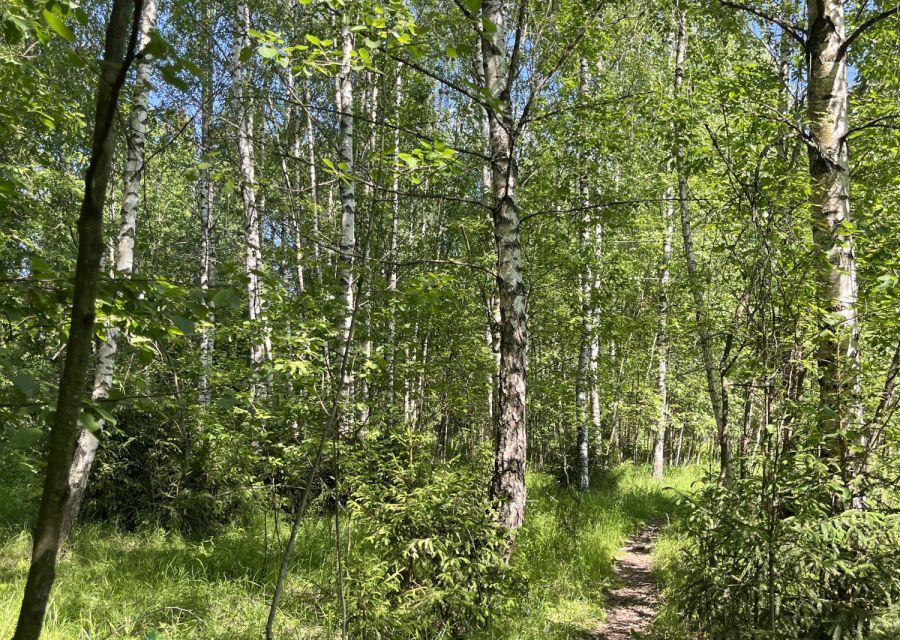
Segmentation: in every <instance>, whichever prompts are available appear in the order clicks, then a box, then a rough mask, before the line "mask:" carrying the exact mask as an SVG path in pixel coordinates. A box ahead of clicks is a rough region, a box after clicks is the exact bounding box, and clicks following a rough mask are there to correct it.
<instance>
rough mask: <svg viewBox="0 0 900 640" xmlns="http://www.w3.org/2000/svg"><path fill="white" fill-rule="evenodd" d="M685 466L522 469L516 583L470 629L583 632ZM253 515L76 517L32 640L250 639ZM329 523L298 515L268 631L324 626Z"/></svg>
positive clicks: (15, 558) (259, 538)
mask: <svg viewBox="0 0 900 640" xmlns="http://www.w3.org/2000/svg"><path fill="white" fill-rule="evenodd" d="M697 476H698V471H697V470H696V469H691V468H688V469H677V470H675V471H674V472H673V474H672V475H670V476H669V477H667V478H666V479H665V480H663V481H655V480H651V479H650V478H649V474H648V470H647V469H646V468H639V467H633V466H623V467H620V468H618V469H616V470H615V471H613V472H609V473H607V474H605V475H603V476H600V477H597V478H595V479H594V480H595V485H596V487H595V488H592V489H591V491H589V492H587V493H585V494H579V493H578V492H575V491H571V490H569V489H566V488H563V487H560V486H558V485H557V483H556V482H555V481H554V480H553V479H552V478H551V477H550V476H548V475H546V474H541V473H532V474H531V475H530V480H529V502H528V511H527V516H526V525H525V527H524V528H523V530H522V532H521V534H520V536H519V539H518V542H517V544H516V547H515V551H514V553H513V557H512V560H511V562H512V565H513V567H514V568H515V569H516V570H517V571H518V572H519V573H520V574H522V575H523V576H524V577H525V579H526V585H527V590H526V592H525V594H524V595H523V597H522V601H521V603H520V607H518V609H517V614H516V615H515V616H513V617H512V619H495V620H494V621H493V624H492V625H491V626H490V627H489V628H488V629H487V630H485V631H484V632H483V633H481V634H480V635H479V636H478V637H479V638H481V639H482V640H488V639H490V640H502V639H510V640H511V639H513V638H515V639H516V640H529V639H537V638H540V639H546V640H554V639H560V640H561V639H563V638H577V637H583V636H585V635H586V634H588V633H589V632H590V631H591V630H593V629H595V628H596V626H597V625H598V624H599V622H600V621H601V620H602V618H603V593H604V591H605V590H606V589H607V588H608V587H609V586H610V585H611V583H612V562H613V558H614V554H615V552H616V550H617V549H618V548H619V547H620V546H621V544H622V542H623V541H624V540H625V539H626V538H627V537H628V536H629V535H630V534H631V533H632V532H633V531H634V530H635V529H636V528H637V527H638V526H640V523H641V522H643V521H645V520H647V519H651V518H656V517H659V516H661V515H663V514H667V513H671V512H672V510H673V509H674V494H673V493H672V492H671V491H668V490H667V489H666V487H674V488H676V489H682V490H684V489H687V488H688V487H689V485H690V483H691V482H692V481H693V480H694V479H695V478H696V477H697ZM0 500H2V502H0V637H10V636H11V635H12V632H13V629H14V626H15V621H16V616H17V614H18V608H19V604H20V599H21V590H22V587H23V585H24V581H25V576H26V573H27V570H28V560H29V556H30V536H29V535H28V534H27V533H26V531H27V526H28V525H27V522H25V521H24V520H23V518H22V514H23V513H31V511H33V503H32V500H33V498H32V499H29V500H27V501H25V502H26V503H27V506H26V505H25V504H23V501H22V500H18V501H14V500H12V499H11V498H9V497H6V498H3V499H0ZM275 531H276V530H275V528H274V527H273V526H272V523H271V519H270V520H269V521H268V522H266V521H265V520H264V519H263V517H262V516H261V515H260V516H254V517H252V518H248V519H247V521H245V522H244V523H241V524H234V525H231V526H229V527H228V528H227V529H226V530H225V531H223V532H221V533H220V534H218V535H216V536H215V537H213V538H211V539H208V540H191V539H188V538H185V537H184V536H181V535H179V534H177V533H173V532H169V531H165V530H163V529H158V528H157V529H144V530H140V531H137V532H122V531H117V530H116V529H115V528H114V527H112V526H111V525H108V524H102V525H98V524H88V525H83V526H80V527H78V528H77V529H76V530H75V532H74V533H73V537H72V541H71V543H70V545H69V548H68V551H67V554H66V556H65V558H64V559H63V560H62V561H61V563H60V565H59V571H58V578H57V582H56V585H55V587H54V591H53V595H52V598H51V605H50V609H49V611H48V615H47V620H46V625H45V632H44V635H43V636H42V637H43V638H44V639H45V640H72V639H81V638H83V639H88V638H91V639H95V638H96V639H101V638H116V639H118V638H122V639H139V640H162V639H164V638H165V639H167V640H172V639H178V640H182V639H183V640H194V639H196V640H200V639H203V640H215V639H218V638H221V639H223V640H224V639H225V638H228V639H229V640H240V639H243V638H246V639H248V640H249V639H250V638H253V639H254V640H258V638H260V637H262V629H263V626H264V621H265V618H266V614H267V611H268V604H269V599H270V597H271V593H272V586H273V584H274V575H275V570H276V566H277V562H278V554H279V550H280V549H281V547H282V540H283V537H284V535H285V534H286V527H284V526H283V523H282V526H281V527H279V528H278V530H277V532H278V535H279V537H278V539H275V538H274V536H275ZM332 535H333V534H332V532H331V528H330V522H329V521H328V520H326V519H316V518H310V519H308V520H307V521H306V522H305V523H304V526H303V528H302V530H301V532H300V535H299V536H298V542H297V549H296V551H295V555H294V566H293V568H292V571H291V577H290V578H289V581H288V585H287V590H286V593H285V596H284V598H283V600H282V606H281V608H280V609H279V617H278V624H277V634H276V635H277V637H284V638H288V637H289V638H310V639H312V638H322V639H324V638H332V637H335V634H336V629H335V627H336V620H335V619H334V611H335V607H334V603H333V598H334V596H333V581H334V575H333V574H334V554H333V543H332V538H331V536H332Z"/></svg>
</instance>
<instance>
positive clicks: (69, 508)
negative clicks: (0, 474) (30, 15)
mask: <svg viewBox="0 0 900 640" xmlns="http://www.w3.org/2000/svg"><path fill="white" fill-rule="evenodd" d="M156 9H157V3H156V0H145V2H144V8H143V14H142V16H141V25H140V29H141V32H140V36H139V37H140V41H139V45H138V46H139V48H141V49H143V47H145V46H146V45H147V43H148V42H149V41H150V35H149V34H150V31H151V30H152V29H153V28H154V27H155V26H156V13H157V11H156ZM150 64H151V58H150V56H142V57H141V60H140V62H139V63H138V64H137V69H136V71H137V77H136V78H135V91H134V105H133V106H132V111H131V118H130V119H129V121H128V129H127V133H126V136H127V140H128V151H127V153H126V160H125V188H124V192H123V196H122V214H121V222H120V225H119V239H118V255H117V257H116V261H115V273H116V274H118V275H119V276H120V277H122V278H130V277H131V274H132V272H133V271H134V238H135V232H136V230H137V206H138V194H139V193H140V189H141V180H142V177H143V172H144V141H145V138H146V133H147V102H148V100H149V97H150ZM120 334H121V331H120V329H119V328H118V327H115V326H113V325H111V324H107V325H106V340H104V341H101V342H100V343H99V345H98V346H97V366H96V372H95V374H94V386H93V390H92V392H91V399H92V400H95V401H96V400H101V399H103V398H107V397H108V396H109V392H110V390H111V389H112V384H113V376H114V374H115V369H116V355H117V353H118V350H119V340H120ZM99 446H100V440H99V439H98V438H97V436H96V435H94V434H93V433H91V432H90V431H87V430H82V431H81V434H80V435H79V436H78V443H77V445H76V446H75V455H74V458H73V459H72V468H71V470H70V471H69V497H68V500H67V501H66V507H65V510H64V512H63V519H62V525H61V526H62V531H61V540H62V542H65V540H66V538H68V537H69V531H70V530H71V529H72V525H73V524H74V523H75V520H76V518H77V517H78V512H79V510H80V509H81V502H82V500H83V499H84V493H85V491H86V490H87V483H88V478H89V477H90V474H91V467H92V466H93V464H94V458H96V456H97V448H98V447H99Z"/></svg>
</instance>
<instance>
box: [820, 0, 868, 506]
mask: <svg viewBox="0 0 900 640" xmlns="http://www.w3.org/2000/svg"><path fill="white" fill-rule="evenodd" d="M807 15H808V20H809V28H808V33H809V37H808V41H807V46H808V48H809V69H808V78H807V86H808V91H809V97H808V100H807V110H808V118H809V123H810V134H811V137H812V145H811V148H810V152H809V177H810V186H811V193H812V195H811V198H810V208H811V213H812V220H813V242H814V243H815V247H816V252H817V256H816V262H815V266H816V276H817V281H818V297H819V306H820V307H821V308H823V309H825V310H826V311H827V313H828V315H827V316H825V317H823V318H822V319H821V321H820V327H819V336H818V345H817V351H816V359H817V361H818V371H819V419H818V423H819V429H820V431H821V435H822V437H823V441H824V442H825V443H826V444H825V448H826V450H827V451H828V456H829V459H830V460H829V462H830V463H831V464H832V465H833V466H834V467H835V468H836V470H837V471H839V472H840V474H841V477H842V479H843V481H844V483H845V485H846V486H847V487H848V488H849V489H850V490H851V492H852V494H853V499H852V502H853V504H854V506H861V505H862V504H863V501H864V495H863V492H862V487H861V483H860V482H859V480H860V479H859V478H857V477H855V476H857V475H858V474H859V473H860V472H861V471H862V469H859V468H857V465H856V463H855V461H854V460H853V458H854V453H853V452H852V449H853V441H854V440H856V441H857V444H859V445H861V446H862V448H863V449H865V447H866V445H867V438H866V435H865V433H864V432H863V428H864V425H863V407H862V399H861V379H860V371H859V364H860V350H859V323H858V318H857V308H856V307H857V296H858V290H857V281H856V257H855V255H854V253H853V236H852V235H851V234H850V233H849V232H848V230H847V226H846V225H849V223H850V169H849V151H848V148H847V137H848V135H849V132H850V126H849V115H848V100H847V98H848V88H847V54H846V51H845V41H846V34H845V28H844V2H843V1H842V0H809V2H807ZM836 501H837V502H840V500H839V499H837V500H836ZM841 506H847V505H841Z"/></svg>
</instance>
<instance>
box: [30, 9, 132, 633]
mask: <svg viewBox="0 0 900 640" xmlns="http://www.w3.org/2000/svg"><path fill="white" fill-rule="evenodd" d="M142 6H143V3H142V2H137V3H135V2H131V1H130V0H115V1H114V2H113V6H112V11H111V13H110V17H109V24H108V25H107V28H106V41H105V46H104V56H103V64H102V67H101V72H100V83H99V86H98V88H97V108H96V112H95V118H94V133H93V141H92V145H91V161H90V165H89V166H88V169H87V173H86V174H85V184H84V198H83V200H82V203H81V214H80V216H79V219H78V257H77V261H76V265H75V288H74V291H73V292H72V312H71V316H70V324H69V336H68V339H67V340H66V355H65V364H64V365H63V370H62V374H61V375H60V380H59V390H58V395H57V401H56V411H55V412H54V413H53V418H52V424H51V429H50V435H49V439H48V444H47V447H48V452H47V471H46V475H45V477H44V488H43V493H42V495H41V504H40V508H39V510H38V517H37V522H36V523H35V527H34V533H33V547H32V553H31V565H30V567H29V569H28V579H27V581H26V583H25V593H24V595H23V598H22V608H21V610H20V611H19V619H18V622H17V624H16V631H15V635H14V636H13V640H38V638H39V637H40V635H41V628H42V626H43V622H44V614H45V612H46V610H47V601H48V599H49V597H50V589H51V588H52V587H53V581H54V579H55V577H56V558H57V554H58V552H59V546H60V543H61V541H62V533H63V528H62V524H63V515H64V512H65V508H66V505H67V502H68V498H69V493H70V488H69V473H70V470H71V466H72V458H73V452H74V448H75V440H76V438H77V436H78V416H79V414H80V413H81V399H82V395H83V394H84V381H85V378H86V377H87V372H88V367H89V366H90V359H91V342H92V341H93V337H94V318H95V313H96V311H95V307H96V301H97V281H98V279H99V275H100V262H101V259H102V256H103V208H104V205H105V201H106V188H107V184H108V182H109V174H110V169H111V166H112V157H113V152H114V145H115V135H114V124H115V117H116V110H117V107H118V102H119V94H120V92H121V88H122V84H123V83H124V82H125V77H126V75H127V73H128V68H129V66H130V65H131V61H132V59H133V54H134V48H135V44H136V41H137V36H138V34H137V32H136V30H137V29H138V28H139V20H140V15H141V8H142ZM129 21H130V22H131V29H130V30H129ZM129 32H130V33H131V36H130V39H129Z"/></svg>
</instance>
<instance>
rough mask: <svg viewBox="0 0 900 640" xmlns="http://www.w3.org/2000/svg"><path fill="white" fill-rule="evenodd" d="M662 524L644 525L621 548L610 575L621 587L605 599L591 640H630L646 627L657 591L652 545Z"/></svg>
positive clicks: (652, 612) (654, 610)
mask: <svg viewBox="0 0 900 640" xmlns="http://www.w3.org/2000/svg"><path fill="white" fill-rule="evenodd" d="M661 525H662V522H659V521H657V522H651V523H648V524H647V525H646V526H645V527H644V529H643V530H641V531H640V532H639V533H638V534H636V535H635V536H634V537H632V538H631V539H630V540H629V541H628V542H627V543H626V544H625V546H624V547H623V548H622V551H621V555H620V556H619V559H618V561H617V562H616V567H615V569H614V571H613V574H614V575H615V577H616V580H617V581H618V582H619V583H620V584H621V586H620V587H619V588H618V589H616V590H615V591H613V592H612V593H610V594H609V596H608V597H607V606H606V620H604V621H603V624H602V625H600V628H599V629H597V632H596V634H595V635H594V638H595V640H630V639H631V638H634V637H636V636H638V634H641V633H643V632H645V631H647V629H648V628H649V627H650V623H651V622H653V618H654V617H655V616H656V608H657V604H658V602H659V590H658V589H657V587H656V583H655V582H654V581H653V576H652V575H651V572H650V564H651V561H652V554H653V545H654V543H655V542H656V538H657V536H658V535H659V531H660V527H661Z"/></svg>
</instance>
